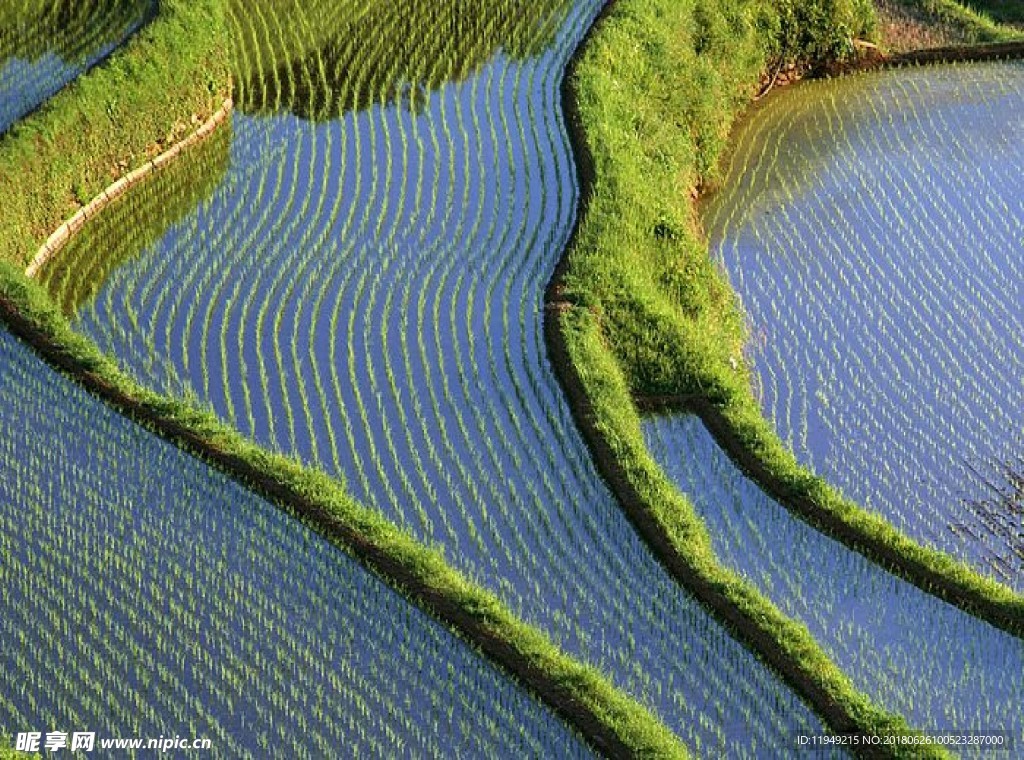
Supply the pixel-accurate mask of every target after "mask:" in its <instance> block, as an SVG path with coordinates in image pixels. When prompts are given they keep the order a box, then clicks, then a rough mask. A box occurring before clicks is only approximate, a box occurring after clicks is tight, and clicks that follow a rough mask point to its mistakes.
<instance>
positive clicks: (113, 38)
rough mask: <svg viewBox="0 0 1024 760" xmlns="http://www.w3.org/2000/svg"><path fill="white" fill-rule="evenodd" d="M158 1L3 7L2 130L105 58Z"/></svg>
mask: <svg viewBox="0 0 1024 760" xmlns="http://www.w3.org/2000/svg"><path fill="white" fill-rule="evenodd" d="M155 7H156V2H155V0H56V1H55V2H47V3H40V2H32V1H31V0H13V2H9V3H6V4H5V6H4V7H3V8H0V133H3V132H5V131H7V129H9V128H10V126H11V125H12V124H13V123H14V122H15V121H17V120H18V119H20V118H21V117H22V116H24V115H25V114H27V113H28V112H30V111H31V110H32V109H34V108H35V107H36V106H38V105H39V104H40V103H42V102H43V101H45V100H47V99H48V98H50V97H51V96H53V95H54V94H55V93H57V92H58V91H59V90H60V89H61V88H63V87H64V86H65V85H67V84H68V83H69V82H71V81H72V80H73V79H75V77H77V76H78V75H79V74H81V73H82V72H83V71H85V70H86V69H88V68H89V67H90V66H92V65H93V64H95V63H96V62H97V61H99V60H101V59H102V58H104V57H106V56H107V55H109V54H110V52H111V51H113V50H114V49H115V48H117V47H118V46H119V45H120V44H121V43H122V42H124V40H125V39H127V38H128V37H129V36H130V35H131V34H132V33H134V32H135V31H137V30H138V29H139V28H140V27H141V26H142V24H143V23H145V21H146V20H147V19H148V18H149V16H150V14H151V13H152V12H153V10H154V9H155Z"/></svg>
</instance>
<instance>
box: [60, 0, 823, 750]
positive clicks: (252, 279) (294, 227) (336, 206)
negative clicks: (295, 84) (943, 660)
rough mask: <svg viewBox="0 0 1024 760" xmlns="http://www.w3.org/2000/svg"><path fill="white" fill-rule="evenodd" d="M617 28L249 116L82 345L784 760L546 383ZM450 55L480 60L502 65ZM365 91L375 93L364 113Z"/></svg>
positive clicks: (690, 722) (766, 722)
mask: <svg viewBox="0 0 1024 760" xmlns="http://www.w3.org/2000/svg"><path fill="white" fill-rule="evenodd" d="M407 5H408V6H409V7H408V9H407V10H408V12H409V13H418V12H421V11H422V9H420V8H419V5H418V4H416V3H412V4H407ZM403 7H404V5H403ZM597 10H598V3H596V2H588V3H580V4H578V5H576V6H573V7H572V8H571V13H570V15H569V16H568V18H567V19H566V21H565V24H564V26H562V27H561V28H559V29H557V30H554V31H552V30H551V29H547V28H540V29H537V30H536V31H535V33H536V34H537V35H538V39H540V38H543V39H545V40H554V44H553V45H552V46H551V47H549V48H547V49H545V50H544V51H543V53H542V54H540V55H538V56H537V57H536V58H530V59H527V60H516V59H514V58H510V57H509V56H507V55H504V54H499V55H496V56H494V57H493V58H492V59H491V60H490V61H489V62H487V63H485V64H482V65H480V66H478V68H477V69H476V70H475V72H474V73H473V74H472V75H470V76H467V77H466V78H465V79H463V80H461V81H459V82H456V83H449V84H445V85H438V87H437V88H436V89H434V90H432V91H430V92H424V93H422V95H421V96H420V97H421V100H420V101H419V102H418V103H417V105H416V107H415V108H411V107H408V104H407V102H404V101H401V99H399V102H396V103H391V102H384V103H380V104H378V105H376V106H372V107H366V108H364V109H363V110H360V111H358V112H353V111H348V112H345V113H342V114H340V115H339V116H338V118H336V119H334V120H332V121H326V122H323V123H311V122H308V121H306V120H303V119H300V118H297V117H295V116H294V115H292V114H290V113H289V114H283V115H265V116H260V117H252V116H246V115H244V114H241V113H236V115H235V117H234V144H233V146H232V161H231V165H230V168H229V171H228V174H227V175H226V177H225V179H224V181H223V183H222V184H221V185H220V187H218V189H217V190H216V191H215V192H214V193H213V194H212V196H211V197H210V198H209V200H207V201H204V202H202V203H200V204H199V206H198V208H197V210H196V212H195V213H194V214H193V215H192V216H191V218H190V219H188V220H185V221H183V222H182V223H180V224H178V225H175V226H174V227H173V228H172V229H171V230H170V231H169V232H168V234H167V235H166V236H164V238H163V239H162V240H161V241H160V242H159V243H157V244H155V245H153V246H151V247H149V248H148V249H147V250H146V251H144V252H142V253H141V254H140V256H139V257H138V258H137V259H136V260H135V261H133V262H131V263H129V264H127V265H125V266H124V267H123V268H121V269H119V270H117V271H116V272H114V273H113V274H112V275H111V276H110V278H109V279H108V281H107V283H106V284H105V286H104V287H103V289H102V290H101V291H100V293H99V295H98V297H97V299H96V301H95V302H94V303H93V304H92V305H91V306H90V307H89V308H87V309H84V310H83V311H82V312H81V314H80V319H79V322H78V325H79V327H80V328H81V329H83V330H84V331H85V332H87V333H88V334H89V335H91V336H92V337H94V338H95V339H96V340H97V342H98V343H99V345H100V346H101V347H103V348H104V349H105V350H107V351H108V352H110V353H112V354H114V355H116V356H118V357H120V359H121V360H122V362H123V363H124V364H125V365H126V366H127V367H129V368H130V369H131V370H132V371H133V372H135V373H137V374H138V375H139V376H140V377H141V378H143V379H144V380H145V381H146V382H147V383H150V384H152V385H153V386H155V387H157V388H159V389H161V390H171V391H174V390H176V388H177V387H178V385H179V384H183V385H184V386H185V387H186V388H187V389H189V392H191V393H194V394H195V395H196V396H197V397H199V398H200V399H202V400H203V401H204V402H206V403H209V404H210V405H212V406H213V408H214V409H215V410H216V411H217V413H218V414H220V415H222V416H223V417H225V418H226V419H229V420H230V421H231V422H232V423H233V424H235V425H237V426H238V427H239V428H240V429H241V430H242V431H243V432H245V433H246V434H248V435H251V436H253V437H254V438H255V439H256V440H258V441H259V442H260V443H262V444H263V445H266V446H267V447H269V448H274V449H278V450H281V451H285V452H288V453H290V454H293V455H295V456H298V457H300V458H302V459H303V460H305V461H307V462H312V463H315V464H316V465H318V466H320V467H322V468H324V469H325V470H326V471H327V472H329V473H332V474H334V475H336V476H337V477H339V478H340V479H343V480H344V481H345V483H346V486H347V488H348V489H349V490H350V491H351V493H352V494H353V495H354V496H355V497H356V498H357V499H359V500H361V501H362V502H364V503H366V504H370V505H374V506H376V507H378V508H379V509H381V510H382V511H383V512H384V513H385V514H387V515H388V516H389V517H391V518H392V519H394V520H395V521H396V522H399V523H401V524H403V525H405V526H408V527H409V528H410V529H411V530H412V531H414V532H415V534H416V535H417V536H418V537H420V538H421V539H422V540H424V541H427V542H432V543H435V544H437V545H440V546H443V547H444V549H445V552H446V555H447V556H448V557H449V560H450V561H451V562H452V563H453V565H455V566H457V567H458V568H459V569H460V570H462V571H464V572H466V573H467V574H468V575H469V576H470V577H472V578H474V579H475V580H477V581H479V582H480V583H482V584H484V585H486V586H487V587H489V588H491V589H493V590H495V591H496V592H497V593H499V594H500V595H501V596H502V598H503V599H504V600H505V601H506V602H507V603H508V604H509V605H510V607H512V609H514V610H515V611H517V612H518V613H519V614H521V615H522V616H523V618H524V619H526V620H528V621H530V622H532V623H535V624H537V625H538V626H539V627H541V628H542V629H544V630H545V631H546V632H547V633H548V634H549V635H550V636H551V637H552V638H553V640H555V641H556V642H558V643H559V644H561V645H562V646H563V647H564V648H565V649H566V650H567V651H569V652H572V653H573V654H576V655H578V656H580V657H581V658H583V659H585V660H587V661H589V662H591V663H594V664H596V665H597V666H599V667H601V668H602V669H603V670H605V672H607V673H609V674H610V676H611V677H612V678H613V680H614V681H615V682H616V683H617V684H618V685H620V686H621V687H622V688H623V689H624V690H626V691H628V692H629V693H631V694H633V695H634V696H636V697H637V698H638V699H640V700H641V701H643V702H644V703H646V704H648V705H651V706H652V707H653V708H654V709H655V711H656V712H658V713H659V714H660V715H661V716H662V717H663V718H664V719H665V721H666V723H667V724H668V725H670V726H671V727H672V728H673V729H674V730H675V731H677V732H678V733H679V735H680V737H681V738H682V739H683V740H684V741H685V742H686V743H687V744H688V745H689V746H691V747H693V748H695V749H697V750H698V751H699V752H702V753H704V752H708V753H711V754H723V753H724V754H728V755H730V756H736V757H744V756H746V757H753V756H758V755H759V754H763V753H764V752H766V751H767V752H779V751H781V749H780V748H783V747H789V746H790V744H791V742H792V733H793V732H794V731H796V730H798V729H801V728H807V729H808V730H811V729H813V728H814V727H815V726H818V723H817V720H816V719H815V718H814V716H813V715H811V714H810V712H809V711H808V709H807V708H806V707H805V706H803V705H802V704H801V703H800V701H799V700H798V699H797V698H796V697H795V695H793V693H792V692H791V691H789V690H788V689H787V688H786V687H785V686H783V685H782V684H781V683H780V682H779V681H778V680H777V679H776V678H775V677H774V676H773V675H772V674H771V673H770V672H769V671H768V670H766V669H765V668H764V667H763V666H762V665H760V664H759V663H758V662H757V661H756V660H755V658H753V657H752V656H751V655H750V654H749V653H748V652H747V651H746V650H744V649H743V647H741V646H740V645H739V644H738V643H737V642H735V641H734V640H733V639H732V638H731V637H729V635H728V634H727V633H726V632H725V631H724V630H723V629H721V628H720V627H719V626H718V625H717V624H715V623H714V622H713V621H712V620H711V619H710V618H709V617H708V616H707V615H706V614H705V613H704V612H703V611H702V609H701V608H700V607H699V605H698V604H696V603H695V602H694V601H693V600H692V599H691V598H689V597H688V596H687V595H686V594H685V593H684V592H682V591H681V590H680V588H679V587H678V586H677V585H676V584H675V582H674V581H672V579H671V578H669V577H668V576H667V575H666V574H665V572H664V571H663V570H662V569H661V567H660V566H659V565H658V563H657V562H656V561H655V560H654V559H653V558H652V557H651V555H650V553H649V552H648V551H647V549H646V547H645V546H644V545H643V543H642V542H641V541H640V540H639V539H638V537H637V536H636V533H635V532H634V530H633V529H632V527H631V526H630V525H629V523H628V522H627V521H626V519H625V518H624V517H623V515H622V514H621V512H620V510H619V509H618V506H617V504H616V503H615V502H614V500H613V499H612V498H611V496H610V494H609V493H608V492H607V491H606V490H605V488H604V486H603V484H602V483H601V481H600V479H599V477H598V476H597V474H596V472H595V471H594V469H593V467H592V465H591V463H590V459H589V455H588V453H587V451H586V448H585V447H584V445H583V443H582V441H581V440H580V438H579V436H578V434H577V433H576V432H575V429H574V426H573V423H572V419H571V414H570V412H569V410H568V408H567V407H566V405H565V403H564V400H563V399H562V397H561V392H560V389H559V387H558V385H557V382H556V380H555V378H554V377H553V375H552V374H551V372H550V370H549V368H548V367H547V364H546V362H545V361H544V358H543V357H544V343H543V334H542V314H541V309H540V304H541V300H542V292H543V288H544V285H545V284H546V281H547V278H548V276H549V274H550V271H551V268H552V267H553V266H554V263H555V260H556V259H557V257H558V256H559V254H560V251H561V250H562V249H563V247H564V244H565V240H566V237H567V235H568V233H569V229H570V226H571V222H572V216H573V212H574V209H575V199H576V189H575V186H574V181H575V172H574V169H573V165H572V160H571V156H570V154H569V150H568V146H567V141H566V138H565V133H564V128H563V125H562V122H561V116H560V112H559V109H560V93H559V81H560V77H561V72H562V69H563V67H564V65H565V61H566V58H567V56H568V54H569V52H570V51H571V49H572V48H573V46H574V45H575V44H576V43H577V41H578V39H579V35H580V34H581V32H582V30H583V29H584V28H586V25H587V23H588V22H589V20H590V19H591V18H592V17H593V15H594V14H595V13H596V12H597ZM268 13H270V10H269V8H268V7H261V10H260V12H259V13H255V14H252V16H251V19H249V20H250V21H252V22H253V23H255V20H256V19H259V18H261V17H267V15H268ZM261 14H262V15H261ZM281 23H283V24H284V25H287V23H291V22H290V21H289V22H281ZM296 23H298V22H296ZM277 26H278V23H277V22H271V21H267V24H266V30H265V34H266V35H272V34H273V30H274V29H275V28H276V27H277ZM389 34H390V32H388V31H385V32H383V33H382V34H379V35H369V39H370V45H371V47H372V46H373V45H375V44H376V42H375V41H376V40H377V39H390V37H389ZM415 34H416V39H419V38H429V37H432V35H433V34H434V31H433V30H431V29H430V28H422V29H419V30H417V31H416V33H415ZM446 39H447V40H448V42H447V44H448V45H449V46H451V47H452V48H453V51H452V52H451V55H454V56H456V57H459V56H462V55H463V54H462V53H460V52H459V51H457V50H454V48H457V47H459V46H460V45H463V44H470V45H477V44H479V43H478V42H477V41H474V40H470V39H467V40H462V39H460V38H446ZM360 42H361V40H349V39H338V40H336V41H334V42H333V45H334V46H335V47H336V48H345V49H349V48H351V49H352V50H353V51H357V50H359V43H360ZM432 45H433V43H432V42H431V43H423V45H422V47H421V48H417V50H421V51H422V52H420V53H416V54H415V55H410V57H409V65H411V66H414V67H415V68H414V69H413V70H411V71H409V72H407V76H408V79H409V80H410V81H422V78H421V72H420V70H421V69H422V70H423V71H426V70H428V69H429V70H433V69H434V68H435V67H437V66H438V63H437V60H436V57H435V56H434V54H433V53H432V52H431V51H432V50H433V49H434V48H433V47H432ZM269 47H270V46H267V49H269ZM263 53H265V50H264V51H261V55H262V54H263ZM472 55H474V56H475V55H476V53H473V54H472ZM453 65H454V64H453ZM319 70H320V69H319V67H318V65H317V66H314V65H311V66H310V71H309V72H308V76H305V75H304V76H302V77H297V79H298V80H300V81H303V82H307V83H308V82H316V81H318V80H317V79H316V77H317V75H318V72H319ZM403 75H405V74H403ZM362 76H363V74H362V72H361V70H360V68H359V67H358V66H356V67H354V68H353V70H352V72H351V77H352V79H353V81H354V84H352V85H351V86H352V87H354V88H356V89H357V90H358V89H359V88H363V90H364V91H365V87H364V86H363V85H362V84H360V82H361V81H362V80H361V78H360V77H362ZM367 76H370V75H367ZM422 76H433V75H432V74H431V75H422ZM268 77H271V78H272V76H271V75H269V74H268ZM338 81H339V82H341V83H342V84H344V83H345V82H347V81H348V80H347V79H339V80H338ZM320 86H326V85H325V84H321V85H320ZM327 97H333V95H330V94H328V96H327ZM344 97H348V96H344ZM381 98H382V99H384V96H383V95H382V96H381ZM284 105H286V107H287V108H289V109H290V110H298V111H299V112H302V109H301V108H298V109H296V108H293V105H294V104H291V103H289V104H284ZM404 185H406V186H408V189H407V190H405V192H404V194H403V192H402V190H401V189H400V188H401V187H402V186H404ZM132 314H135V315H140V318H138V319H137V320H136V324H135V325H134V326H133V327H132V328H131V329H130V330H125V329H124V328H123V325H125V324H127V323H129V322H130V321H131V320H132V316H131V315H132ZM152 355H157V356H160V357H161V361H160V362H157V363H154V362H152V360H151V358H150V357H151V356H152ZM147 366H151V367H153V368H154V371H148V370H147ZM165 366H170V367H173V368H174V379H173V380H170V381H169V380H168V378H167V376H166V373H165V370H164V367H165ZM641 590H642V591H641ZM723 716H744V718H743V720H744V721H745V722H746V725H742V726H741V725H740V722H737V721H734V720H732V719H731V718H729V719H727V718H723Z"/></svg>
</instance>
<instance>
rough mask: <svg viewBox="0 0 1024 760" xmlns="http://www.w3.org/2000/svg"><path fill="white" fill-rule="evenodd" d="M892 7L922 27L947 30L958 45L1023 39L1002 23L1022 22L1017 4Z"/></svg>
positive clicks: (900, 2) (931, 1) (992, 1)
mask: <svg viewBox="0 0 1024 760" xmlns="http://www.w3.org/2000/svg"><path fill="white" fill-rule="evenodd" d="M891 4H892V5H893V6H894V7H896V8H902V9H903V10H904V11H905V12H907V13H910V14H912V15H913V16H914V17H916V18H917V19H918V20H919V21H920V22H922V23H925V24H930V25H936V26H941V27H944V28H946V29H948V30H950V31H951V32H952V33H953V34H954V35H956V38H957V40H958V42H960V43H961V44H963V43H966V44H972V43H984V42H1009V41H1011V40H1015V39H1020V38H1021V36H1022V35H1021V32H1020V31H1019V30H1015V29H1012V28H1009V27H1007V26H1004V25H1003V23H1002V22H1021V21H1024V2H1020V0H1004V1H1000V0H974V1H972V2H956V0H892V3H891Z"/></svg>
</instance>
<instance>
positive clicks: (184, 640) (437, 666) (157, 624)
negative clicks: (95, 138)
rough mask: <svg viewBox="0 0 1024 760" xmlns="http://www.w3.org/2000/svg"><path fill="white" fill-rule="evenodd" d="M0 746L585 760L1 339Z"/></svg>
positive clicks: (513, 694)
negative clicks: (148, 740)
mask: <svg viewBox="0 0 1024 760" xmlns="http://www.w3.org/2000/svg"><path fill="white" fill-rule="evenodd" d="M0 554H2V556H3V557H4V561H3V563H0V589H2V593H0V639H2V640H3V642H4V646H3V647H2V648H0V683H2V684H3V688H2V689H0V729H2V731H3V733H4V734H5V735H10V733H11V732H17V731H19V730H20V731H31V730H40V728H41V727H45V728H44V729H43V730H67V731H71V730H84V727H86V726H88V727H89V728H88V730H90V731H96V732H97V735H98V737H102V736H109V737H132V736H152V737H156V736H159V735H165V736H174V735H183V734H184V733H185V732H186V731H188V732H191V733H192V735H193V736H202V737H206V738H209V739H210V740H211V742H212V745H213V749H214V750H215V751H214V753H213V756H217V757H233V758H240V757H257V758H258V757H267V756H268V752H270V751H271V750H272V751H273V752H274V753H275V754H278V755H281V754H283V755H286V756H288V757H312V758H316V757H325V756H327V755H329V754H331V753H332V752H333V751H335V750H336V749H337V748H338V747H345V748H346V750H348V751H351V752H352V753H353V754H365V755H367V756H373V757H396V756H400V755H409V756H415V757H427V756H429V757H456V756H465V757H524V756H535V757H586V756H590V751H589V750H588V748H587V747H586V746H585V745H584V744H582V742H581V740H580V739H578V738H577V737H576V736H574V735H573V734H571V733H570V732H569V731H568V729H567V728H566V726H565V724H564V723H562V721H560V720H559V719H557V718H556V717H555V716H554V715H553V714H551V713H550V712H549V711H548V710H547V709H546V708H544V707H542V706H541V705H540V704H538V703H537V702H536V701H535V700H534V699H533V698H532V697H530V696H529V695H528V694H526V693H525V692H524V691H523V690H522V689H520V688H519V687H517V686H515V685H514V684H513V682H512V681H510V680H509V679H508V678H507V677H506V676H504V675H503V674H501V673H499V672H498V671H497V670H496V669H495V668H494V667H493V666H492V665H490V664H489V663H488V662H487V661H485V660H484V659H483V658H482V657H480V656H479V655H477V654H476V653H474V652H473V651H472V650H471V649H470V648H469V647H468V646H467V645H466V644H464V643H463V642H461V641H460V640H458V639H457V638H455V637H454V636H453V635H452V634H450V633H449V632H448V631H446V630H445V629H444V628H443V627H442V626H440V625H439V624H438V623H436V622H434V621H433V620H432V619H431V618H429V617H427V616H426V615H425V614H424V613H423V612H421V611H420V610H419V609H417V608H416V607H414V606H412V605H411V604H410V603H409V602H407V601H406V600H404V599H403V598H402V597H401V596H399V595H398V594H397V593H395V592H394V591H392V590H391V589H390V588H389V587H388V586H386V585H385V584H384V583H383V582H382V581H381V580H379V579H378V578H377V577H376V576H373V575H371V574H370V573H368V572H367V571H366V570H365V569H363V568H362V566H361V565H359V564H358V563H356V562H355V561H354V560H353V559H351V558H350V557H348V556H347V555H346V554H344V553H343V552H341V551H339V550H338V549H336V548H335V547H333V546H332V545H330V544H329V543H327V542H326V541H324V540H323V539H321V538H320V537H319V536H317V535H316V534H314V533H313V532H311V531H310V530H309V529H307V528H305V527H304V526H303V525H302V524H301V523H299V522H297V521H296V520H294V519H292V518H290V517H288V516H286V515H285V514H284V513H283V512H282V511H281V510H279V509H277V508H276V507H274V506H273V505H271V504H269V503H267V502H264V501H263V500H261V499H259V498H257V497H255V496H253V495H252V494H251V493H249V492H247V491H245V490H244V489H242V488H241V487H240V486H238V485H237V484H235V483H234V482H233V481H231V480H228V479H227V478H226V477H225V476H223V475H221V474H219V473H217V472H215V471H213V470H211V469H209V468H207V467H205V466H203V465H201V464H200V463H199V462H197V461H196V460H195V459H193V458H192V457H190V456H187V455H186V454H184V453H182V452H181V451H179V450H178V449H176V448H174V447H173V446H171V445H169V444H167V443H165V442H163V441H161V440H160V439H158V438H156V437H154V436H153V435H151V434H149V433H147V432H146V431H144V430H142V429H141V428H140V427H138V426H137V425H135V424H133V423H131V422H129V421H128V420H126V419H125V418H123V417H121V416H119V415H118V414H116V413H114V412H113V411H111V410H110V409H109V408H107V407H106V406H104V405H102V404H101V403H100V402H98V401H96V400H95V399H93V398H92V397H90V396H89V395H88V394H87V393H86V392H85V391H83V390H82V389H81V388H80V387H78V386H77V385H74V384H72V383H71V382H69V381H68V380H66V379H65V378H63V377H61V376H59V375H57V374H56V373H54V372H53V371H51V370H50V369H49V368H47V367H46V366H45V365H43V364H42V363H41V362H40V361H39V359H37V358H36V357H35V356H34V355H33V354H32V353H31V352H30V351H29V350H28V349H27V348H25V347H24V346H23V345H22V344H21V343H19V342H18V341H16V340H15V339H14V338H12V337H11V336H10V335H9V333H7V332H6V331H0Z"/></svg>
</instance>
